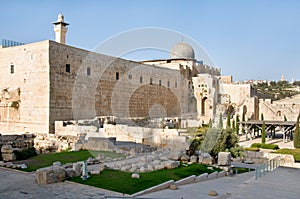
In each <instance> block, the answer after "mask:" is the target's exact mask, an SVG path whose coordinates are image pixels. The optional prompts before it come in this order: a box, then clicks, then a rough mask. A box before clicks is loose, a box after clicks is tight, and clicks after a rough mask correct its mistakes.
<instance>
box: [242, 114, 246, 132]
mask: <svg viewBox="0 0 300 199" xmlns="http://www.w3.org/2000/svg"><path fill="white" fill-rule="evenodd" d="M242 122H245V113H243V115H242ZM242 133H243V134H245V133H246V131H245V125H244V124H243V125H242Z"/></svg>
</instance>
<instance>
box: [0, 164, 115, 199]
mask: <svg viewBox="0 0 300 199" xmlns="http://www.w3.org/2000/svg"><path fill="white" fill-rule="evenodd" d="M105 195H114V196H120V195H119V194H117V193H113V192H110V191H107V190H102V189H98V188H94V187H90V186H86V185H81V184H77V183H72V182H62V183H56V184H48V185H38V184H37V183H36V182H35V174H27V173H23V172H19V171H14V170H8V169H4V168H0V198H1V199H2V198H7V199H21V198H22V199H39V198H42V199H48V198H49V199H54V198H59V199H64V198H72V199H73V198H74V199H76V198H78V199H80V198H97V199H102V198H104V196H105Z"/></svg>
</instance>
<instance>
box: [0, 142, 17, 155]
mask: <svg viewBox="0 0 300 199" xmlns="http://www.w3.org/2000/svg"><path fill="white" fill-rule="evenodd" d="M13 152H14V148H12V146H11V145H9V144H7V145H3V146H2V147H1V153H2V154H3V153H8V154H9V153H13Z"/></svg>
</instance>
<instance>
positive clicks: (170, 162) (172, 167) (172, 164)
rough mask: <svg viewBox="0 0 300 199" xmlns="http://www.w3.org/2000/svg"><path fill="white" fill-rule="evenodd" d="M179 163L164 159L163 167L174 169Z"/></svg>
mask: <svg viewBox="0 0 300 199" xmlns="http://www.w3.org/2000/svg"><path fill="white" fill-rule="evenodd" d="M179 165H180V163H179V161H166V162H165V168H166V169H174V168H177V167H179Z"/></svg>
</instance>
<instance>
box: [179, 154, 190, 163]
mask: <svg viewBox="0 0 300 199" xmlns="http://www.w3.org/2000/svg"><path fill="white" fill-rule="evenodd" d="M180 160H181V161H183V162H188V161H190V156H188V155H186V154H183V155H182V156H181V157H180Z"/></svg>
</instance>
